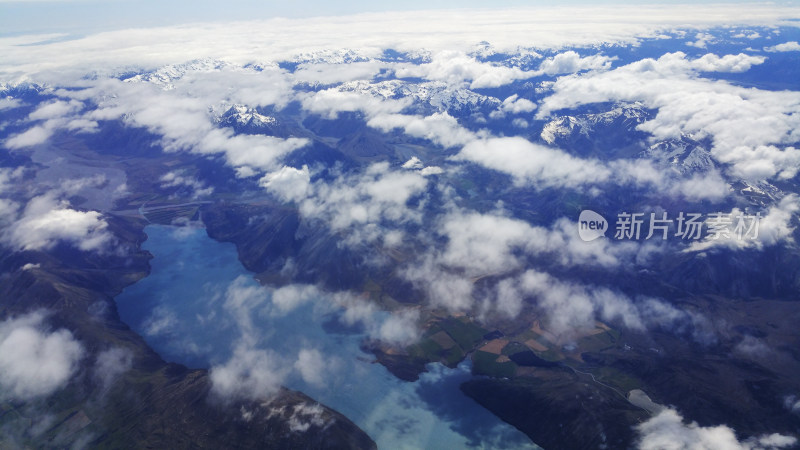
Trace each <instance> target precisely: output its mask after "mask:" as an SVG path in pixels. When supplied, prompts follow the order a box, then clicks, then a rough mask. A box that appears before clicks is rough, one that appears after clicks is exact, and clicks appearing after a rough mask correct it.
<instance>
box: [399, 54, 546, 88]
mask: <svg viewBox="0 0 800 450" xmlns="http://www.w3.org/2000/svg"><path fill="white" fill-rule="evenodd" d="M535 75H536V72H534V71H525V70H522V69H520V68H518V67H505V66H500V65H495V64H492V63H488V62H482V61H478V60H476V59H475V58H473V57H471V56H467V55H466V54H464V53H463V52H457V51H442V52H438V53H436V54H435V55H433V56H432V58H431V61H430V62H426V63H422V64H399V65H398V66H397V67H396V69H395V76H396V77H398V78H423V79H426V80H435V81H444V82H446V83H448V84H450V85H456V86H460V85H467V84H468V85H469V87H470V89H479V88H492V87H500V86H503V85H506V84H509V83H511V82H513V81H515V80H521V79H525V78H531V77H533V76H535Z"/></svg>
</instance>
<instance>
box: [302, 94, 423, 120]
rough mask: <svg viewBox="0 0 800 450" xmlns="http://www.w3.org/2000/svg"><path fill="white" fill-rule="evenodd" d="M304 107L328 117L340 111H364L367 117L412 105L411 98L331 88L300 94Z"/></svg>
mask: <svg viewBox="0 0 800 450" xmlns="http://www.w3.org/2000/svg"><path fill="white" fill-rule="evenodd" d="M300 98H301V102H302V104H303V108H304V109H306V110H308V111H310V112H312V113H316V114H320V115H324V116H325V117H327V118H328V119H335V118H337V117H338V116H339V113H340V112H362V113H364V114H365V115H366V116H367V117H374V116H376V115H379V114H391V113H398V112H400V111H402V110H403V109H405V108H406V107H408V106H409V105H410V103H411V102H410V100H408V99H400V100H387V99H382V98H377V97H374V96H372V95H368V94H363V93H359V92H349V91H343V90H342V89H341V88H330V89H325V90H322V91H319V92H314V93H313V94H308V95H305V96H300Z"/></svg>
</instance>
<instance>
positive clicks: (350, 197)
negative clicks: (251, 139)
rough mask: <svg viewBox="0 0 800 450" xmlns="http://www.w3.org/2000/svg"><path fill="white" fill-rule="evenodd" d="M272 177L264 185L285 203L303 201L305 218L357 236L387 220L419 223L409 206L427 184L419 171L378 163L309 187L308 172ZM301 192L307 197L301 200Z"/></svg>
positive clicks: (418, 215) (292, 171) (284, 171)
mask: <svg viewBox="0 0 800 450" xmlns="http://www.w3.org/2000/svg"><path fill="white" fill-rule="evenodd" d="M304 170H305V169H304ZM271 176H273V177H274V178H273V179H271V178H269V176H268V177H267V181H266V183H263V186H265V187H266V188H267V190H268V191H270V192H274V193H275V194H277V195H278V197H279V198H281V199H283V200H292V199H293V200H295V201H300V205H299V211H300V214H301V216H302V217H303V218H306V219H320V220H324V221H325V222H327V223H328V224H329V226H330V227H331V228H332V229H333V230H335V231H339V230H344V229H348V228H352V231H353V232H356V233H357V232H361V231H364V232H366V231H369V230H368V229H366V228H365V227H369V226H370V225H373V226H377V225H378V224H382V223H383V222H384V221H388V222H391V223H395V224H402V223H406V222H409V221H418V220H420V218H421V213H420V212H419V211H418V210H416V208H414V209H412V208H411V207H410V206H409V205H408V203H409V200H410V199H411V198H413V197H415V196H418V195H421V194H422V193H423V192H424V191H425V189H426V187H427V184H428V181H427V179H426V178H425V177H424V176H423V175H422V174H420V173H419V172H411V171H406V170H403V171H393V170H391V169H390V166H389V164H388V163H376V164H373V165H371V166H369V167H367V168H366V169H365V170H364V171H363V172H362V173H360V174H353V175H347V176H345V175H342V176H340V177H338V178H336V179H335V180H333V181H331V182H326V181H324V180H320V181H318V182H316V183H313V184H310V185H306V184H305V176H306V174H305V172H304V171H299V170H298V169H291V168H285V169H281V171H279V172H278V174H277V175H271ZM271 180H272V181H274V182H273V183H272V184H270V182H271ZM277 180H280V182H278V181H277ZM262 182H263V180H262ZM302 193H306V194H305V195H306V197H305V198H304V199H302V201H301V200H300V195H301V194H302ZM362 237H364V238H366V237H367V236H362Z"/></svg>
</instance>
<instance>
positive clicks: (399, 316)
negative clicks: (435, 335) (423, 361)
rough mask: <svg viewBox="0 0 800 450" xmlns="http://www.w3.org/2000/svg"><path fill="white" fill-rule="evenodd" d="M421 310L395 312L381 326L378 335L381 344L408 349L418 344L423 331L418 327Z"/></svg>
mask: <svg viewBox="0 0 800 450" xmlns="http://www.w3.org/2000/svg"><path fill="white" fill-rule="evenodd" d="M419 318H420V313H419V310H416V309H406V310H400V311H396V312H393V313H391V314H390V315H389V317H387V318H386V319H385V320H384V321H383V322H382V323H381V324H380V326H379V328H378V330H377V333H373V334H374V335H376V337H377V338H378V339H380V341H381V342H383V343H386V344H389V345H394V346H398V347H406V346H408V345H411V344H413V343H414V342H416V341H417V340H418V339H419V337H420V335H421V331H420V329H419V327H418V326H417V324H418V322H419Z"/></svg>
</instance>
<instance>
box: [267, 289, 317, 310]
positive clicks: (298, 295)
mask: <svg viewBox="0 0 800 450" xmlns="http://www.w3.org/2000/svg"><path fill="white" fill-rule="evenodd" d="M322 295H323V294H322V292H320V291H319V289H318V288H317V287H316V286H312V285H308V284H290V285H287V286H281V287H279V288H277V289H275V290H274V291H272V304H273V305H274V306H275V307H276V308H277V310H278V311H279V312H280V313H281V314H286V313H287V312H289V311H292V310H294V309H296V308H297V307H299V306H301V305H303V304H305V303H308V302H311V301H315V300H317V299H318V298H319V297H320V296H322Z"/></svg>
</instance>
